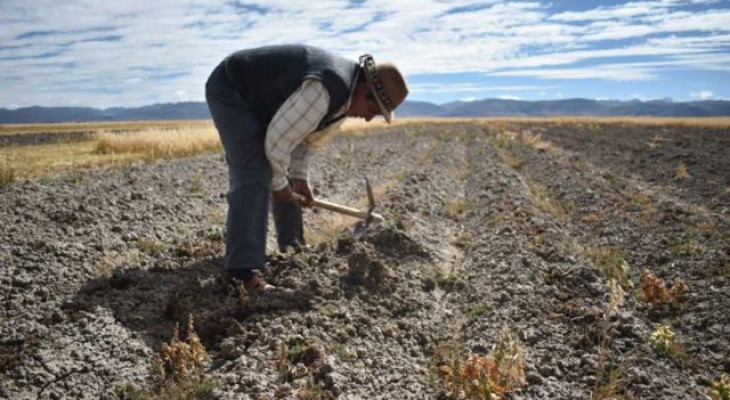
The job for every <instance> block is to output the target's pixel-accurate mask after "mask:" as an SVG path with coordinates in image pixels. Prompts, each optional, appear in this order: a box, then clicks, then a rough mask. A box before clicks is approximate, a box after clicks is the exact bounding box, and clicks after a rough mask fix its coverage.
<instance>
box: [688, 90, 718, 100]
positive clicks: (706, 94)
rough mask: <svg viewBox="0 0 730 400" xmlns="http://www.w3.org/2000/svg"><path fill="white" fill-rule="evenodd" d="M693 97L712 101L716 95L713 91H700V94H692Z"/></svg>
mask: <svg viewBox="0 0 730 400" xmlns="http://www.w3.org/2000/svg"><path fill="white" fill-rule="evenodd" d="M691 97H692V98H693V99H700V100H711V99H713V98H715V94H714V93H712V91H711V90H700V91H699V92H695V93H692V94H691Z"/></svg>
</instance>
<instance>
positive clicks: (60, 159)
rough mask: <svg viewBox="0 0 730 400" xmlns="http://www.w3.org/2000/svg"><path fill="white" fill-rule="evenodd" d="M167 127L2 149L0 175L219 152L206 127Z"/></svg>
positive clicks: (33, 175) (35, 174) (209, 127)
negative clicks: (89, 138) (92, 138)
mask: <svg viewBox="0 0 730 400" xmlns="http://www.w3.org/2000/svg"><path fill="white" fill-rule="evenodd" d="M123 125H125V126H128V125H126V124H123ZM167 126H168V127H169V129H164V130H163V129H161V128H154V129H147V130H145V131H140V132H135V133H131V134H111V133H100V134H98V135H97V137H96V138H95V140H90V141H82V142H62V143H53V144H44V145H38V146H21V147H13V146H11V147H2V148H0V160H4V161H3V163H1V164H0V169H1V171H0V173H4V171H12V173H13V175H14V177H20V178H37V177H39V176H42V175H44V174H48V173H53V172H59V171H65V170H74V169H81V168H89V167H95V166H105V165H127V164H129V163H132V162H136V161H143V160H150V159H155V158H167V157H178V156H185V155H191V154H196V153H199V152H203V151H217V150H218V149H220V143H219V139H218V134H217V133H216V131H215V128H213V126H212V125H211V124H209V123H208V124H200V125H187V126H186V125H183V124H179V125H178V128H177V129H173V128H172V127H171V125H167ZM117 127H118V126H117ZM115 129H116V128H115Z"/></svg>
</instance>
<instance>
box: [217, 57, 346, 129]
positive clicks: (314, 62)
mask: <svg viewBox="0 0 730 400" xmlns="http://www.w3.org/2000/svg"><path fill="white" fill-rule="evenodd" d="M225 65H226V74H227V75H228V79H229V80H230V81H231V82H232V83H233V85H234V86H235V88H236V90H238V92H239V93H240V94H241V96H242V97H243V99H244V100H245V101H246V102H247V103H248V104H249V106H250V108H251V110H252V111H253V112H254V113H255V114H256V115H257V116H258V117H259V119H260V120H261V122H262V123H263V124H264V125H265V126H267V125H268V124H269V123H270V122H271V120H272V118H273V117H274V114H275V113H276V111H277V110H278V109H279V107H280V106H281V105H282V104H283V103H284V101H285V100H286V99H287V98H289V96H291V95H292V93H294V91H295V90H297V89H298V88H299V87H300V86H301V85H302V82H303V81H304V80H305V79H317V80H319V81H320V82H322V84H323V85H324V87H325V88H326V89H327V92H328V93H329V97H330V104H329V108H328V109H327V114H326V115H325V117H324V118H323V119H322V122H321V123H320V125H319V127H318V130H319V129H323V128H324V127H325V126H327V125H329V124H330V123H332V122H334V121H335V120H336V119H339V118H336V119H335V117H336V116H335V113H336V112H337V111H338V110H339V109H340V108H342V106H343V105H345V103H347V101H348V100H349V99H350V96H351V95H352V92H353V90H354V88H355V85H356V84H357V79H358V74H359V73H360V66H359V65H358V64H357V63H356V62H354V61H350V60H347V59H345V58H342V57H338V56H335V55H332V54H330V53H327V52H325V51H324V50H321V49H318V48H316V47H311V46H303V45H283V46H269V47H260V48H256V49H248V50H241V51H237V52H235V53H233V54H231V55H230V56H228V57H227V58H226V59H225Z"/></svg>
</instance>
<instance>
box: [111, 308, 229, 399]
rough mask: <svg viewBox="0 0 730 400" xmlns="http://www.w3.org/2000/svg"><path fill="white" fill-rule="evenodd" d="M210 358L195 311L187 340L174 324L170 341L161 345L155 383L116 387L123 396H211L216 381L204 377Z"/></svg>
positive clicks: (154, 364)
mask: <svg viewBox="0 0 730 400" xmlns="http://www.w3.org/2000/svg"><path fill="white" fill-rule="evenodd" d="M209 361H210V357H209V356H208V353H207V352H206V351H205V348H204V347H203V345H202V344H201V343H200V338H198V335H197V334H196V333H195V327H194V324H193V317H192V315H191V316H190V318H189V319H188V327H187V342H183V341H182V340H180V334H179V324H175V328H174V329H173V333H172V339H171V340H170V343H165V344H163V346H162V355H161V356H156V357H154V359H153V360H152V373H153V381H154V384H153V385H149V386H146V387H142V388H136V387H134V386H132V385H127V386H125V387H123V388H121V389H119V390H117V395H118V396H119V398H120V399H122V400H200V399H209V398H211V396H212V392H213V389H214V388H215V387H216V385H217V382H216V381H215V380H212V379H210V378H205V377H203V368H204V366H205V365H206V364H207V363H208V362H209Z"/></svg>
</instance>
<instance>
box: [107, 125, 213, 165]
mask: <svg viewBox="0 0 730 400" xmlns="http://www.w3.org/2000/svg"><path fill="white" fill-rule="evenodd" d="M96 142H97V143H96V151H97V153H100V154H121V153H140V154H145V155H146V156H148V157H151V158H160V157H165V158H166V157H179V156H187V155H192V154H197V153H202V152H205V151H215V150H220V149H221V144H220V140H219V139H218V133H217V132H216V130H215V129H213V128H206V127H202V128H192V127H191V128H187V129H175V130H161V129H148V130H144V131H140V132H134V133H127V134H115V133H108V132H102V133H99V134H97V136H96Z"/></svg>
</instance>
